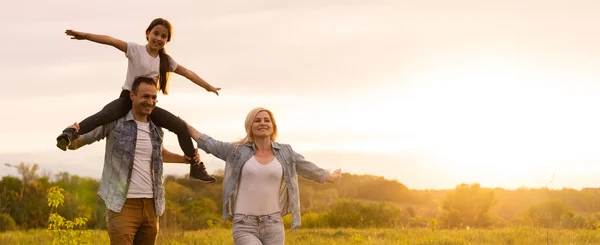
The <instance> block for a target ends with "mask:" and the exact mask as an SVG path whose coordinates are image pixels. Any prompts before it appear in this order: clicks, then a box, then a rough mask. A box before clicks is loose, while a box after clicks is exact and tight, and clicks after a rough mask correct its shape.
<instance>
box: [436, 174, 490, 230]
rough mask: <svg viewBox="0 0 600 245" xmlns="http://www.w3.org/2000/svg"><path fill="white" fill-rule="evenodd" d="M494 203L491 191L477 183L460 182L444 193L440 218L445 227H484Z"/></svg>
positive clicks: (488, 223) (487, 224)
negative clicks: (450, 190) (452, 189)
mask: <svg viewBox="0 0 600 245" xmlns="http://www.w3.org/2000/svg"><path fill="white" fill-rule="evenodd" d="M495 204H496V199H495V197H494V192H493V191H491V190H484V189H482V188H481V186H480V185H479V184H478V183H475V184H472V185H470V186H469V185H468V184H460V185H458V186H456V188H455V189H454V191H453V192H450V193H448V194H447V195H446V198H445V200H444V203H443V206H442V209H443V214H442V219H441V220H442V222H443V223H444V224H445V226H447V227H463V226H470V227H486V226H489V225H490V223H491V222H490V221H491V212H490V210H491V209H492V207H493V206H494V205H495Z"/></svg>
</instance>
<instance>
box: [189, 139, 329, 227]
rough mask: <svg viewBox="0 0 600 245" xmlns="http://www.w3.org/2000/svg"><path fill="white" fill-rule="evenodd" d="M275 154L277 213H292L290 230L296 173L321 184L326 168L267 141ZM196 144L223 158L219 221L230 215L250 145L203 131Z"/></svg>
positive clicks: (296, 217) (296, 223)
mask: <svg viewBox="0 0 600 245" xmlns="http://www.w3.org/2000/svg"><path fill="white" fill-rule="evenodd" d="M271 146H272V147H273V152H274V153H275V157H276V158H277V160H278V161H279V162H280V163H281V166H282V168H283V179H284V181H282V182H281V185H282V186H281V189H280V193H279V206H280V207H281V216H284V215H286V214H289V213H292V230H294V229H296V228H298V227H300V224H301V221H300V220H301V216H300V196H299V191H298V175H300V176H302V177H304V178H307V179H310V180H314V181H316V182H319V183H325V181H326V180H327V177H329V171H327V170H325V169H322V168H320V167H318V166H317V165H315V164H314V163H312V162H309V161H307V160H305V159H304V157H303V156H302V155H300V154H298V153H296V152H295V151H294V150H292V147H291V146H290V145H287V144H280V143H277V142H271ZM198 147H199V148H200V149H202V150H203V151H205V152H206V153H208V154H212V155H214V156H215V157H217V158H220V159H221V160H223V161H225V176H224V181H223V217H222V218H223V220H227V219H228V218H229V217H233V214H234V210H235V207H234V204H235V198H236V196H237V190H238V184H239V180H240V174H241V173H242V166H243V165H244V163H246V161H248V159H250V158H251V157H252V156H254V153H255V152H256V148H255V147H254V144H250V143H248V144H239V145H238V144H232V143H227V142H222V141H219V140H215V139H213V138H211V137H210V136H208V135H206V134H202V135H201V136H200V138H198Z"/></svg>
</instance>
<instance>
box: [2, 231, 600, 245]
mask: <svg viewBox="0 0 600 245" xmlns="http://www.w3.org/2000/svg"><path fill="white" fill-rule="evenodd" d="M92 233H93V234H92V239H93V242H92V243H91V244H109V242H108V234H107V233H106V231H104V230H94V231H93V232H92ZM51 243H52V238H51V236H50V235H49V234H48V233H47V232H46V231H45V230H40V229H38V230H29V231H12V232H3V233H0V244H15V245H17V244H18V245H30V244H31V245H39V244H51ZM157 244H165V245H178V244H207V245H225V244H233V241H232V238H231V230H229V229H224V228H216V229H204V230H197V231H182V230H161V231H160V234H159V237H158V241H157ZM286 244H290V245H300V244H302V245H312V244H314V245H317V244H318V245H327V244H348V245H350V244H352V245H354V244H356V245H359V244H360V245H368V244H373V245H375V244H402V245H408V244H411V245H482V244H503V245H536V244H540V245H543V244H557V245H558V244H560V245H563V244H568V245H591V244H600V232H598V231H593V230H565V229H551V230H547V229H542V228H540V229H536V228H530V227H523V228H518V227H513V228H503V229H469V230H467V229H462V230H435V231H432V230H430V229H424V228H410V229H298V230H295V231H293V232H290V231H289V230H286Z"/></svg>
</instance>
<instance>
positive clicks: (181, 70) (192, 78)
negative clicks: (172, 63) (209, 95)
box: [173, 65, 221, 95]
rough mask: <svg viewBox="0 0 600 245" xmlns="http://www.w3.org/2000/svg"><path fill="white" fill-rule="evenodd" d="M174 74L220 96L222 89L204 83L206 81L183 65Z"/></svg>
mask: <svg viewBox="0 0 600 245" xmlns="http://www.w3.org/2000/svg"><path fill="white" fill-rule="evenodd" d="M173 72H175V73H177V74H179V75H182V76H184V77H185V78H187V79H189V80H190V81H192V82H194V83H195V84H198V86H200V87H203V88H204V89H206V91H208V92H213V93H215V94H217V95H219V90H221V88H215V87H213V86H212V85H210V84H209V83H207V82H206V81H204V79H202V78H201V77H200V76H198V74H196V73H195V72H193V71H190V70H188V69H187V68H185V67H183V66H182V65H178V66H177V68H175V70H174V71H173Z"/></svg>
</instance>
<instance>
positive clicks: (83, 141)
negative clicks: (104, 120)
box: [69, 121, 115, 150]
mask: <svg viewBox="0 0 600 245" xmlns="http://www.w3.org/2000/svg"><path fill="white" fill-rule="evenodd" d="M114 125H115V122H114V121H113V122H110V123H108V124H106V125H102V126H100V127H97V128H95V129H94V130H92V131H90V132H89V133H87V134H84V135H80V136H79V137H77V139H74V140H72V141H71V144H69V150H77V149H79V148H80V147H82V146H84V145H89V144H92V143H94V142H96V141H100V140H102V139H104V138H106V136H108V133H109V132H110V130H112V129H113V128H114ZM69 128H74V129H75V131H79V124H78V123H74V124H73V125H71V126H69Z"/></svg>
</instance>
